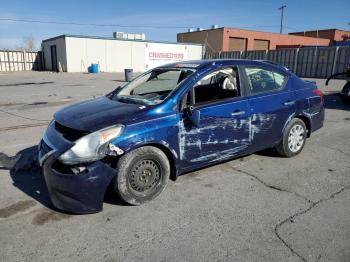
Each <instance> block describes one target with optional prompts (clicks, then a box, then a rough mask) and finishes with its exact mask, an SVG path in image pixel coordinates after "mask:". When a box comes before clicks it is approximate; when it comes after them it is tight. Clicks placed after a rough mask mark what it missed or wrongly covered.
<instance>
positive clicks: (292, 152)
mask: <svg viewBox="0 0 350 262" xmlns="http://www.w3.org/2000/svg"><path fill="white" fill-rule="evenodd" d="M306 136H307V129H306V126H305V123H304V122H303V121H302V120H301V119H299V118H293V119H292V120H291V121H290V122H289V123H288V125H287V127H286V128H285V129H284V132H283V138H282V140H281V142H280V143H279V144H278V145H277V146H276V150H277V152H278V153H279V154H280V155H281V156H284V157H293V156H296V155H297V154H299V153H300V152H301V151H302V150H303V148H304V145H305V142H306Z"/></svg>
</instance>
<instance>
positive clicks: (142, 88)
mask: <svg viewBox="0 0 350 262" xmlns="http://www.w3.org/2000/svg"><path fill="white" fill-rule="evenodd" d="M194 71H195V70H194V69H188V68H156V69H153V70H151V71H149V72H146V73H145V74H143V75H141V76H139V77H138V78H136V79H135V80H133V81H131V82H130V83H128V84H127V85H125V86H124V87H123V88H121V89H120V90H118V91H116V92H114V93H113V94H112V95H111V96H110V98H111V99H112V100H117V101H120V102H124V103H133V104H142V105H156V104H159V103H161V102H162V101H164V99H166V98H167V97H168V96H169V94H170V93H171V92H172V91H173V90H174V89H175V88H176V87H177V86H178V85H179V84H180V83H181V82H182V81H184V80H185V79H186V78H188V77H189V76H190V75H192V74H193V72H194Z"/></svg>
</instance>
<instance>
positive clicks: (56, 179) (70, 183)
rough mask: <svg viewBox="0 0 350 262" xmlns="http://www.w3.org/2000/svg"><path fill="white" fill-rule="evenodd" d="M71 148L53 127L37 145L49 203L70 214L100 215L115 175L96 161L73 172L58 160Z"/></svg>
mask: <svg viewBox="0 0 350 262" xmlns="http://www.w3.org/2000/svg"><path fill="white" fill-rule="evenodd" d="M51 141H52V142H51ZM56 145H57V146H56ZM70 146H71V143H70V142H68V141H66V140H64V138H63V137H61V136H60V135H59V134H58V133H55V130H53V127H52V126H51V127H50V126H49V127H48V130H47V132H46V134H45V136H44V139H43V140H42V141H41V142H40V144H39V160H40V166H41V168H42V170H43V174H44V177H45V181H46V186H47V189H48V191H49V195H50V199H51V202H52V204H53V205H54V206H55V207H56V208H58V209H61V210H64V211H68V212H71V213H80V214H83V213H95V212H99V211H101V210H102V207H103V200H104V196H105V192H106V189H107V187H108V185H109V184H110V182H111V181H112V179H113V177H114V176H115V175H116V171H115V170H114V169H113V168H111V167H110V166H109V165H108V164H106V163H103V162H102V161H96V162H92V163H85V164H82V165H81V166H80V170H81V171H80V172H73V171H72V169H71V167H70V166H67V165H64V164H62V163H60V162H59V161H58V160H57V158H58V157H59V156H60V154H62V153H63V152H64V151H65V150H66V149H67V148H69V147H70ZM58 148H61V149H58Z"/></svg>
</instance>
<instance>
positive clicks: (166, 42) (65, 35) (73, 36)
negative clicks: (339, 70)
mask: <svg viewBox="0 0 350 262" xmlns="http://www.w3.org/2000/svg"><path fill="white" fill-rule="evenodd" d="M66 37H72V38H88V39H102V40H114V41H129V42H144V43H160V44H175V45H197V46H203V44H195V43H177V42H168V41H155V40H133V39H117V38H114V37H100V36H85V35H70V34H64V35H59V36H55V37H52V38H48V39H44V40H43V41H42V42H43V43H45V42H49V41H54V40H57V39H60V38H66Z"/></svg>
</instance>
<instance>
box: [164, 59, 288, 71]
mask: <svg viewBox="0 0 350 262" xmlns="http://www.w3.org/2000/svg"><path fill="white" fill-rule="evenodd" d="M215 65H219V66H225V65H250V66H264V67H269V68H271V69H276V70H280V71H281V70H282V71H284V72H289V71H288V70H287V69H286V68H285V67H283V66H281V65H278V64H275V63H273V62H271V61H266V60H250V59H208V60H190V61H181V62H177V63H171V64H166V65H162V66H160V68H174V67H177V68H181V67H183V68H195V69H202V68H206V67H212V66H215Z"/></svg>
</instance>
